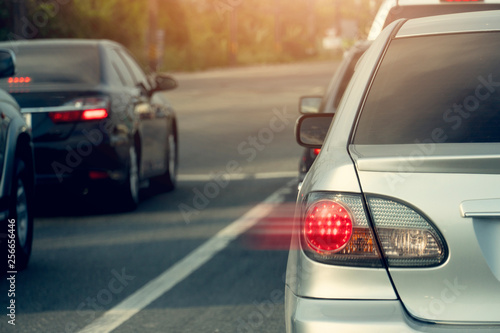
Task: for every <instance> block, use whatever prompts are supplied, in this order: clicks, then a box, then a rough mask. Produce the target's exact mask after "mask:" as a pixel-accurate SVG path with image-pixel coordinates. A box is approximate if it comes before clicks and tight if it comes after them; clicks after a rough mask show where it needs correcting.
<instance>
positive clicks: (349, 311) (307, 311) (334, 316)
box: [285, 286, 500, 333]
mask: <svg viewBox="0 0 500 333" xmlns="http://www.w3.org/2000/svg"><path fill="white" fill-rule="evenodd" d="M285 322H286V332H287V333H318V332H322V333H329V332H332V333H333V332H353V333H356V332H360V333H365V332H381V333H392V332H394V333H416V332H426V333H450V332H477V333H490V332H491V333H493V332H496V333H498V332H500V326H471V325H440V324H431V323H424V322H421V321H417V320H415V319H413V318H411V317H410V316H409V315H408V314H407V313H406V311H405V309H404V308H403V307H402V306H401V303H400V302H399V301H398V300H325V299H310V298H302V297H298V296H296V295H295V294H293V293H292V291H291V290H290V288H288V286H287V287H286V290H285Z"/></svg>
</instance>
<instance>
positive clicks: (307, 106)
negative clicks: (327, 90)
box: [299, 96, 323, 114]
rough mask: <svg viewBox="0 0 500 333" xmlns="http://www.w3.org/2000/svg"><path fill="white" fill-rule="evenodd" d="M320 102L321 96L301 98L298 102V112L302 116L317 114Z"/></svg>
mask: <svg viewBox="0 0 500 333" xmlns="http://www.w3.org/2000/svg"><path fill="white" fill-rule="evenodd" d="M322 100H323V97H321V96H302V97H301V98H300V101H299V112H300V113H302V114H311V113H318V112H319V107H320V106H321V101H322Z"/></svg>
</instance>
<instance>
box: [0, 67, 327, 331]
mask: <svg viewBox="0 0 500 333" xmlns="http://www.w3.org/2000/svg"><path fill="white" fill-rule="evenodd" d="M333 71H334V64H333V63H313V64H298V65H280V66H262V67H252V68H243V69H230V70H219V71H210V72H203V73H191V74H189V73H178V74H176V75H175V77H176V78H177V79H178V81H179V85H180V86H179V88H178V89H177V90H175V91H172V92H169V93H168V94H166V95H167V98H168V99H169V100H170V102H171V103H172V104H173V105H174V107H175V108H176V110H177V115H178V121H179V131H180V173H179V184H178V188H177V189H176V190H175V191H173V192H169V193H148V192H145V193H144V195H143V198H142V201H141V203H140V205H139V208H138V209H137V210H136V211H134V212H131V213H112V212H106V211H102V210H100V209H97V208H95V207H92V206H89V205H88V203H86V202H85V201H82V202H71V201H70V204H68V203H59V202H52V203H51V204H49V205H47V207H42V209H40V210H39V212H38V215H37V217H36V219H35V239H34V245H33V253H32V258H31V261H30V265H29V267H28V269H27V270H25V271H23V272H20V273H18V274H17V275H15V297H14V299H15V322H14V323H15V326H14V325H11V324H9V323H8V321H9V320H11V318H9V316H7V314H8V313H9V311H10V310H8V309H7V307H8V306H9V304H10V303H9V300H10V299H11V298H9V297H8V296H7V294H8V291H9V288H10V287H11V284H10V281H9V280H8V279H7V278H8V277H4V278H2V281H1V282H0V308H1V309H3V310H1V311H0V314H2V315H1V316H0V332H23V333H25V332H49V333H58V332H111V331H113V332H120V333H126V332H210V333H215V332H228V333H234V332H245V333H248V332H283V331H284V319H283V290H284V283H283V277H284V273H285V267H286V259H287V246H288V241H289V239H288V234H287V226H288V225H289V223H290V221H291V218H292V215H293V207H294V200H295V196H296V175H297V166H298V159H299V156H300V153H301V148H300V147H298V146H297V144H296V143H295V141H294V135H293V129H294V122H295V120H296V118H297V115H298V113H297V103H298V97H299V96H300V95H314V94H321V93H322V92H323V90H324V87H325V86H326V85H327V83H328V81H329V79H330V77H331V75H332V74H333ZM108 200H110V201H112V200H113V198H109V199H108ZM49 201H50V200H49ZM102 204H103V205H104V206H105V205H106V202H102ZM2 312H3V313H2Z"/></svg>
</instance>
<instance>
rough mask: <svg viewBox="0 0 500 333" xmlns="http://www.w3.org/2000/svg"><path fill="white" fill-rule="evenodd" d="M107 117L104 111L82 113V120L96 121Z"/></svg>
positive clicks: (106, 111) (96, 110) (106, 112)
mask: <svg viewBox="0 0 500 333" xmlns="http://www.w3.org/2000/svg"><path fill="white" fill-rule="evenodd" d="M107 116H108V110H106V109H94V110H85V111H83V113H82V120H98V119H104V118H106V117H107Z"/></svg>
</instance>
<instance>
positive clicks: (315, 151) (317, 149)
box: [313, 148, 321, 156]
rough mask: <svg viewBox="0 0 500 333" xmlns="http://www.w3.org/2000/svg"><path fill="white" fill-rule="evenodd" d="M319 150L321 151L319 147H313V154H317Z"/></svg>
mask: <svg viewBox="0 0 500 333" xmlns="http://www.w3.org/2000/svg"><path fill="white" fill-rule="evenodd" d="M320 151H321V149H320V148H315V149H314V150H313V152H314V155H316V156H318V155H319V152H320Z"/></svg>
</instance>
